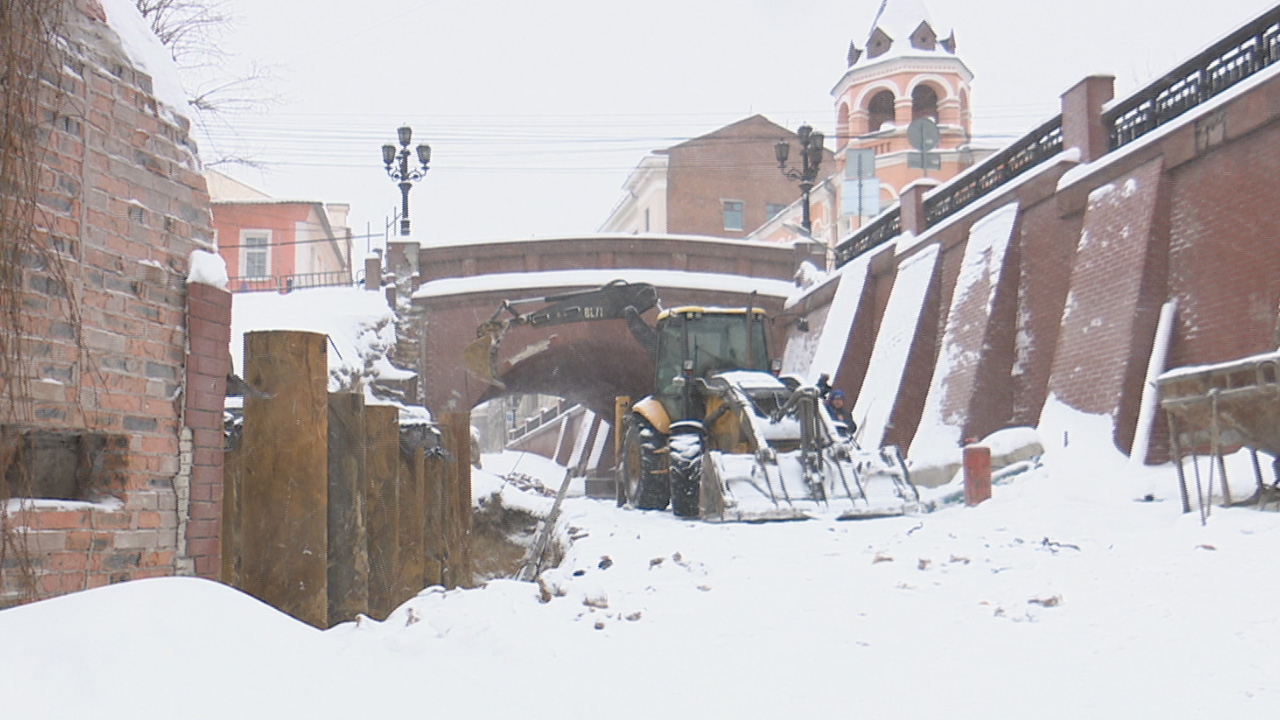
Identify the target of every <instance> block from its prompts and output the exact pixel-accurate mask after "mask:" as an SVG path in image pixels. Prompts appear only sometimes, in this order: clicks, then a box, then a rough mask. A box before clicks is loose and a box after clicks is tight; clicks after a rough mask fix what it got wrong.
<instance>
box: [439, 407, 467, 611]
mask: <svg viewBox="0 0 1280 720" xmlns="http://www.w3.org/2000/svg"><path fill="white" fill-rule="evenodd" d="M438 420H439V422H440V429H441V433H442V435H441V442H442V443H443V444H444V450H445V458H446V463H447V464H446V469H447V472H446V475H445V537H446V538H447V540H448V543H449V573H448V580H449V584H448V586H449V587H471V586H472V585H474V582H473V579H472V577H471V553H470V546H471V542H470V536H471V414H470V413H466V412H446V413H441V414H440V416H439V418H438Z"/></svg>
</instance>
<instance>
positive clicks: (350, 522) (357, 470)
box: [328, 393, 369, 625]
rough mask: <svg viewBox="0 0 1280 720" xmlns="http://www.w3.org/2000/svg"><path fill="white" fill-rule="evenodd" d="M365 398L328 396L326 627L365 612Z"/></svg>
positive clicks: (367, 573)
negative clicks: (327, 599) (327, 615)
mask: <svg viewBox="0 0 1280 720" xmlns="http://www.w3.org/2000/svg"><path fill="white" fill-rule="evenodd" d="M364 422H365V420H364V394H363V393H331V394H330V395H329V453H328V455H329V512H328V525H329V546H328V549H329V578H328V579H329V624H330V625H337V624H338V623H341V622H348V621H350V620H355V619H356V616H357V615H368V614H369V550H368V542H367V538H366V534H365V513H364V505H365V482H366V481H365V443H366V433H365V427H364Z"/></svg>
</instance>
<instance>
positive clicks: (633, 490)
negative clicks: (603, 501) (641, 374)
mask: <svg viewBox="0 0 1280 720" xmlns="http://www.w3.org/2000/svg"><path fill="white" fill-rule="evenodd" d="M664 444H665V443H664V441H663V437H662V435H661V434H660V433H659V432H658V431H657V430H654V429H653V426H652V425H650V424H649V423H648V422H647V421H646V420H645V419H644V418H642V417H640V416H635V417H632V418H631V419H630V420H629V421H628V422H627V430H626V434H625V435H624V436H623V440H622V462H621V463H619V472H618V507H622V506H624V505H626V504H627V503H630V504H631V507H634V508H636V509H637V510H665V509H667V504H668V503H669V502H670V500H671V493H670V489H669V488H668V485H667V477H666V468H664V467H663V463H662V457H661V455H660V454H659V452H658V451H659V450H661V449H662V446H663V445H664Z"/></svg>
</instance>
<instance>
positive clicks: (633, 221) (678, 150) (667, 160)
mask: <svg viewBox="0 0 1280 720" xmlns="http://www.w3.org/2000/svg"><path fill="white" fill-rule="evenodd" d="M779 140H786V141H787V142H789V143H791V145H792V147H796V146H797V141H796V134H795V133H794V132H792V131H790V130H788V129H786V128H784V127H782V126H781V125H778V124H776V123H774V122H773V121H771V120H769V119H768V118H765V117H764V116H763V115H752V116H751V117H749V118H746V119H743V120H739V121H738V122H735V123H733V124H731V125H726V126H725V127H722V128H720V129H719V130H716V131H714V132H710V133H707V134H706V135H702V136H699V137H696V138H693V139H692V140H688V141H685V142H682V143H680V144H679V145H673V146H672V147H669V148H666V149H665V150H655V151H653V152H652V153H650V154H649V155H648V156H647V157H645V159H644V160H643V161H641V163H640V164H639V166H637V167H636V169H635V170H633V171H632V172H631V175H630V176H629V177H628V178H627V182H626V184H625V185H624V189H625V190H626V192H627V194H626V196H625V197H624V198H623V199H622V201H621V202H619V203H618V205H617V206H616V207H615V208H614V209H613V212H612V213H610V215H609V218H608V219H607V220H605V222H604V224H603V225H601V226H600V231H601V232H618V233H628V234H641V233H653V234H659V235H660V234H669V235H709V236H712V237H727V238H744V237H747V236H748V235H749V234H751V232H752V231H753V230H755V229H756V228H758V227H760V226H761V225H763V224H764V223H765V221H767V220H768V219H769V218H770V217H772V216H773V215H776V214H777V213H780V212H782V211H783V210H784V209H786V207H787V206H788V205H790V204H791V203H793V202H794V201H795V199H796V197H797V196H798V195H799V192H800V190H799V188H798V187H797V185H796V183H794V182H792V181H791V180H789V179H787V178H786V177H785V176H784V175H783V174H782V172H781V171H780V170H779V168H778V161H777V159H776V157H775V154H774V145H776V144H777V142H778V141H779ZM834 159H835V155H834V154H832V153H831V152H830V151H826V152H824V153H823V161H822V164H823V165H824V166H825V167H828V168H830V167H834Z"/></svg>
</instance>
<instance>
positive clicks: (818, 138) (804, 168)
mask: <svg viewBox="0 0 1280 720" xmlns="http://www.w3.org/2000/svg"><path fill="white" fill-rule="evenodd" d="M796 139H797V140H799V141H800V169H799V170H797V169H795V168H788V167H787V158H788V157H790V155H791V145H790V144H789V143H788V142H787V141H786V140H779V141H778V143H777V144H776V145H774V146H773V152H774V156H775V157H777V159H778V168H779V169H780V170H782V174H783V175H784V176H786V177H787V179H789V180H792V181H797V180H798V181H800V197H801V199H802V200H803V201H804V202H803V203H802V205H801V208H802V209H803V211H804V215H803V216H802V218H803V220H802V222H801V225H803V226H804V231H805V232H806V233H811V232H813V226H812V224H811V223H810V221H809V191H811V190H813V184H814V182H815V181H816V180H817V178H818V166H819V165H821V164H822V151H823V145H822V143H823V141H824V140H825V139H826V138H824V137H823V135H822V133H820V132H816V131H815V130H814V129H813V128H812V127H809V126H808V125H807V124H806V125H801V126H800V127H798V128H796Z"/></svg>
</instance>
